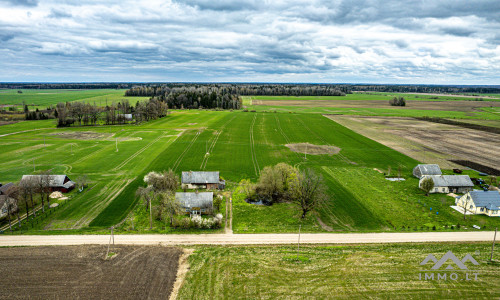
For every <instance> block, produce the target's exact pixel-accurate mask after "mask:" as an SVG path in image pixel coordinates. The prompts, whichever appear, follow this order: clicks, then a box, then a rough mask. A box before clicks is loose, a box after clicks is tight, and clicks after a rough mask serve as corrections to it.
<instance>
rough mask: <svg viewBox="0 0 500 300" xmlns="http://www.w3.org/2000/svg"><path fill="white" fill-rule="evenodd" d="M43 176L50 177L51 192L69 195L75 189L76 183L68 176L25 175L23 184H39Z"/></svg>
mask: <svg viewBox="0 0 500 300" xmlns="http://www.w3.org/2000/svg"><path fill="white" fill-rule="evenodd" d="M43 176H49V177H50V178H49V188H50V191H51V192H54V191H59V192H62V193H67V192H69V191H71V190H72V189H74V188H75V183H74V182H73V181H71V179H69V177H68V176H66V175H23V178H22V179H21V182H23V181H25V180H33V181H34V182H39V181H40V180H42V177H43Z"/></svg>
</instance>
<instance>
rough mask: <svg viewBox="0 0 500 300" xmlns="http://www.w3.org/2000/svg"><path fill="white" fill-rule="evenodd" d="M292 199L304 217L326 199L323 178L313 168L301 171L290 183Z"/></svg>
mask: <svg viewBox="0 0 500 300" xmlns="http://www.w3.org/2000/svg"><path fill="white" fill-rule="evenodd" d="M290 193H291V201H292V202H294V203H296V204H297V205H298V206H299V207H300V209H301V210H302V218H305V217H306V214H307V213H308V212H309V211H311V210H313V209H314V208H315V207H317V206H318V205H319V204H321V203H322V202H323V201H325V199H326V194H325V185H324V184H323V178H322V177H321V176H320V175H317V174H316V173H315V172H314V171H313V170H306V171H299V172H298V173H297V176H296V177H295V178H294V179H292V181H291V184H290Z"/></svg>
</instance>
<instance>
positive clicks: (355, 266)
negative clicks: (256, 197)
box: [179, 243, 500, 299]
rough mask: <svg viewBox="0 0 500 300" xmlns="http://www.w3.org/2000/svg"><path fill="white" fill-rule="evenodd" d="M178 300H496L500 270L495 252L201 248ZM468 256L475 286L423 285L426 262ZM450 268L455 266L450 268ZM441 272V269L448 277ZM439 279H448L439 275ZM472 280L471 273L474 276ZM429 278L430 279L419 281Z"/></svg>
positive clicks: (466, 248)
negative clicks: (430, 256) (447, 255)
mask: <svg viewBox="0 0 500 300" xmlns="http://www.w3.org/2000/svg"><path fill="white" fill-rule="evenodd" d="M193 248H194V249H195V252H194V253H193V254H192V255H191V256H190V257H189V264H190V268H189V273H188V274H187V276H186V280H185V281H184V285H183V286H182V288H181V290H180V293H179V298H180V299H223V298H224V299H226V298H231V299H329V298H336V299H338V298H341V299H347V298H349V299H352V298H354V299H366V298H374V297H375V298H381V299H438V298H439V299H440V298H446V299H468V298H474V299H494V298H495V299H496V298H498V297H500V281H499V280H498V278H499V277H500V267H499V265H498V264H497V265H491V264H487V263H486V260H487V259H489V250H490V249H491V244H485V243H468V244H463V243H462V244H459V243H441V244H437V243H425V244H385V245H384V244H381V245H330V246H301V249H300V255H299V260H298V261H297V259H296V258H297V252H296V251H297V246H296V245H289V246H260V247H256V246H246V247H245V246H231V247H228V246H225V247H217V246H196V247H193ZM448 251H452V252H453V253H454V254H455V255H456V256H457V257H458V258H459V259H462V258H463V257H465V255H466V254H471V255H472V256H473V257H474V258H475V259H476V260H477V262H478V263H479V265H478V266H474V265H472V264H471V263H467V266H468V267H469V269H470V270H477V272H475V273H478V275H477V276H478V277H477V278H478V280H477V281H476V280H474V275H472V274H469V278H470V279H472V280H461V279H465V276H466V275H465V273H466V272H465V271H462V270H457V271H455V273H457V276H459V277H458V278H459V279H458V280H450V279H447V280H437V275H435V276H436V279H435V280H420V279H419V277H420V275H419V274H421V273H423V270H428V269H430V267H431V266H432V263H429V264H428V265H427V266H420V262H421V261H423V260H424V259H425V258H426V256H427V255H428V254H431V253H432V254H433V255H434V256H435V257H436V258H437V259H440V258H441V257H442V256H443V255H444V254H445V253H446V252H448ZM448 263H450V261H449V262H448ZM444 268H445V267H442V268H441V269H444ZM442 273H450V272H449V271H448V272H442ZM469 273H471V272H469ZM422 278H425V275H422Z"/></svg>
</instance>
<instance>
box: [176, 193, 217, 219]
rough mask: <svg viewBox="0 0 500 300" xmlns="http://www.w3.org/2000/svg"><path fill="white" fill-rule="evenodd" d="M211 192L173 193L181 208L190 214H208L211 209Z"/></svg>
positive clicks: (212, 196)
mask: <svg viewBox="0 0 500 300" xmlns="http://www.w3.org/2000/svg"><path fill="white" fill-rule="evenodd" d="M213 198H214V193H213V192H203V193H180V192H178V193H175V199H176V200H177V201H178V202H179V203H180V205H181V206H182V209H183V210H184V211H185V212H186V213H189V214H192V215H201V214H208V213H211V212H212V209H213Z"/></svg>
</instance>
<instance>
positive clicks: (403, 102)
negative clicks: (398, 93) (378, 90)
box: [389, 97, 406, 106]
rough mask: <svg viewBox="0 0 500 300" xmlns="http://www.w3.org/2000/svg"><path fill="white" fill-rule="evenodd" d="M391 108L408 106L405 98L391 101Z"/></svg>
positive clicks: (396, 98)
mask: <svg viewBox="0 0 500 300" xmlns="http://www.w3.org/2000/svg"><path fill="white" fill-rule="evenodd" d="M389 104H390V105H391V106H406V100H405V98H403V97H394V98H392V99H391V100H389Z"/></svg>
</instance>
